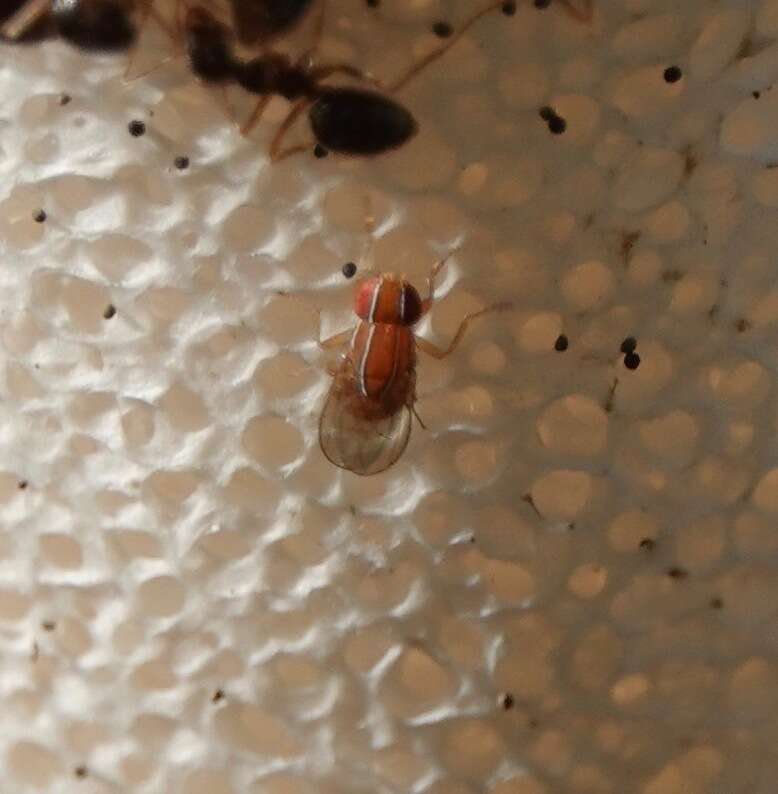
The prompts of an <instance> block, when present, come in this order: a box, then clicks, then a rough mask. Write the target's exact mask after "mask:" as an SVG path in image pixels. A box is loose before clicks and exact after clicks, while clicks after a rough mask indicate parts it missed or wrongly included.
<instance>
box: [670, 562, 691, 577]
mask: <svg viewBox="0 0 778 794" xmlns="http://www.w3.org/2000/svg"><path fill="white" fill-rule="evenodd" d="M667 575H668V576H669V577H670V578H671V579H686V577H687V576H688V575H689V571H687V570H686V568H679V567H678V566H677V565H674V566H673V567H672V568H668V569H667Z"/></svg>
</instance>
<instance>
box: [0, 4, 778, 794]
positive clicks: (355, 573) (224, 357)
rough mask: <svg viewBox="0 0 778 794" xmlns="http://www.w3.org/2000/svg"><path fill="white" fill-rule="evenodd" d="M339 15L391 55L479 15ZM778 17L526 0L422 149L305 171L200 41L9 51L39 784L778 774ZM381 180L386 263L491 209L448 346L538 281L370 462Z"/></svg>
mask: <svg viewBox="0 0 778 794" xmlns="http://www.w3.org/2000/svg"><path fill="white" fill-rule="evenodd" d="M332 5H333V6H334V7H335V8H334V11H333V14H332V15H331V16H330V18H329V21H328V34H327V37H326V42H325V43H326V46H325V54H327V55H328V56H329V57H337V58H342V57H346V58H348V57H352V56H354V57H356V58H357V59H358V60H360V62H362V63H364V64H366V65H368V66H370V68H372V69H373V70H374V71H375V72H376V74H379V75H387V76H388V75H390V74H393V73H396V72H397V71H398V70H399V68H400V65H401V64H402V63H405V61H406V58H407V57H408V55H409V53H410V52H411V51H413V52H420V51H422V50H423V48H424V47H426V46H428V44H429V43H430V41H429V40H430V39H431V37H430V36H429V35H428V34H425V31H427V30H428V29H429V26H430V24H431V23H432V22H433V21H435V20H437V19H439V18H450V19H452V20H453V19H456V18H461V16H462V15H463V14H464V13H466V11H467V8H468V3H465V2H462V3H452V4H451V5H448V4H446V3H444V2H443V0H441V2H434V0H431V2H412V1H411V0H403V2H399V0H397V1H396V2H390V0H384V6H386V7H387V8H385V9H384V10H383V11H381V12H380V13H376V12H371V11H369V10H368V9H367V8H365V7H364V6H363V4H362V3H361V2H357V1H356V0H348V1H347V0H341V2H339V3H332ZM449 12H450V13H449ZM343 14H347V16H346V17H344V16H342V15H343ZM376 37H381V38H380V39H376ZM776 37H778V2H776V1H775V0H753V1H749V0H741V1H740V2H734V1H733V2H719V3H713V2H709V0H684V2H683V3H679V2H677V0H623V2H618V3H617V2H608V0H599V2H598V9H597V17H596V20H595V22H594V24H593V25H592V27H591V28H587V27H584V26H581V25H578V24H576V23H574V22H572V21H571V20H570V19H568V18H567V17H566V16H565V15H564V14H562V13H561V12H560V10H559V9H554V8H551V9H548V10H545V11H538V10H535V9H533V8H531V7H530V4H529V3H524V4H523V5H522V6H521V8H520V11H519V13H518V14H517V16H516V17H514V18H513V19H506V18H504V17H502V16H500V15H495V16H494V17H493V18H490V19H488V20H486V21H484V22H483V24H482V25H481V26H480V27H479V28H478V29H477V30H476V31H474V32H473V34H472V35H469V36H468V37H467V39H466V40H465V41H464V42H463V43H462V46H461V47H460V48H459V49H458V50H456V51H455V52H453V53H451V54H450V56H449V57H448V58H447V60H446V61H444V62H441V63H440V64H438V65H437V66H436V67H434V68H432V69H430V71H429V72H428V73H427V74H426V75H425V76H424V77H423V78H421V79H420V80H419V81H418V83H417V84H415V85H414V86H413V87H412V88H409V90H408V91H407V93H406V94H404V99H405V100H406V101H407V103H408V105H409V106H410V107H411V108H412V109H413V110H414V112H416V113H417V115H418V117H419V120H420V123H421V125H422V132H421V134H420V136H419V138H418V139H417V140H415V141H414V142H413V143H412V144H411V145H409V146H408V147H407V148H406V149H404V150H403V151H401V152H398V153H396V154H394V155H391V156H388V157H385V158H382V159H380V160H376V161H374V162H354V161H342V160H340V161H338V160H335V159H334V158H329V159H327V160H323V161H317V160H314V159H313V158H312V157H307V156H306V157H302V158H298V159H296V160H291V161H288V162H285V163H282V164H280V165H278V166H275V167H270V166H269V165H268V164H267V162H266V160H265V159H264V156H263V151H264V150H263V147H264V144H265V141H266V140H267V139H268V138H269V135H270V134H271V133H270V131H271V126H272V125H271V123H270V119H272V118H273V117H274V118H276V119H277V118H279V117H280V114H282V113H283V110H284V109H283V106H282V105H280V104H279V105H277V106H275V107H273V108H272V109H271V112H270V113H269V114H268V115H269V119H268V120H267V121H266V122H265V123H263V125H262V126H261V127H260V129H258V130H257V132H256V133H255V135H254V136H253V137H252V138H251V139H249V140H241V139H240V138H239V137H238V136H237V135H236V134H235V133H234V131H233V129H232V128H230V126H229V124H227V123H226V122H225V120H224V117H223V115H222V114H221V112H220V111H219V109H218V108H217V107H216V106H215V105H213V103H212V102H211V99H210V97H209V95H208V94H207V93H206V92H204V91H203V90H202V89H201V88H199V87H197V86H196V85H194V84H192V83H191V82H190V81H188V80H187V78H186V73H185V71H184V70H183V69H181V68H180V67H179V66H175V65H174V66H171V67H169V68H163V69H159V70H158V71H156V72H155V73H154V74H153V75H151V77H149V78H148V79H147V80H141V81H137V82H135V83H132V84H130V85H124V84H123V83H122V80H121V75H122V72H123V70H124V62H123V61H122V60H121V59H119V60H111V59H99V58H91V59H84V58H81V57H80V56H79V55H78V54H76V53H74V52H73V51H70V50H68V49H67V48H65V47H63V46H61V45H58V44H52V45H47V46H46V47H45V48H31V49H8V48H4V49H2V50H0V97H2V102H1V103H0V150H1V151H2V157H1V158H0V168H2V180H1V181H0V251H1V252H2V261H1V265H0V296H1V300H2V306H1V310H2V315H1V316H2V328H1V329H0V330H1V332H2V349H3V362H2V371H3V378H2V402H1V403H0V434H1V436H2V445H0V451H1V453H2V460H1V465H2V469H3V470H4V473H3V474H2V475H1V476H0V518H1V520H0V653H1V656H0V707H1V708H2V714H3V718H2V730H0V759H1V760H0V775H1V779H2V786H1V788H2V791H3V792H4V794H5V792H10V793H11V794H13V793H15V792H20V793H21V792H32V791H35V792H41V791H47V792H49V791H50V792H76V791H79V792H80V791H84V792H90V793H91V792H117V791H132V792H139V794H150V793H151V792H155V793H156V792H159V793H160V794H163V793H165V794H167V793H168V792H176V793H178V792H180V793H181V794H206V793H207V794H238V793H242V792H250V794H298V792H299V794H313V793H315V794H363V793H365V794H366V793H367V792H370V793H371V794H372V793H376V794H389V792H392V793H394V792H402V793H404V792H422V791H423V792H426V794H476V793H477V792H489V793H490V794H541V793H542V792H547V793H549V794H550V793H551V792H586V793H587V794H589V793H591V794H595V793H596V794H600V793H601V792H603V793H605V792H613V793H614V794H615V793H616V792H618V793H619V794H621V793H623V792H640V794H713V793H714V792H717V793H719V794H739V793H740V792H743V794H745V792H748V793H749V794H774V792H775V790H776V783H775V781H776V778H777V777H778V761H776V758H777V756H776V753H775V746H776V741H778V720H776V707H777V706H778V703H776V692H778V687H776V683H778V667H777V666H776V645H777V644H778V633H776V625H777V624H776V619H777V616H776V610H778V576H777V575H776V574H777V573H778V571H777V565H776V562H777V561H778V532H776V524H775V522H776V514H778V455H777V454H776V445H775V441H774V439H775V431H776V424H777V423H778V404H776V394H775V384H774V369H775V367H776V364H777V363H778V359H777V358H776V349H778V348H777V347H776V341H777V340H776V323H778V284H776V275H775V274H776V267H775V253H776V250H778V249H777V247H776V243H778V224H777V223H776V219H775V209H776V207H778V170H775V169H771V168H770V167H769V166H770V165H771V164H772V163H774V162H775V161H776V153H777V151H778V150H777V149H776V147H777V146H778V137H776V136H778V132H777V130H778V124H777V123H776V117H777V116H778V110H776V108H778V105H777V104H776V102H778V98H776V95H775V94H773V93H772V92H771V91H770V87H771V86H772V84H773V82H774V80H775V79H776V76H778V55H777V54H776V53H778V41H776ZM360 53H361V54H364V57H361V56H360ZM675 64H677V65H678V66H680V67H681V68H682V69H683V71H684V76H683V77H682V79H681V80H679V81H678V82H675V83H667V82H666V81H665V80H664V79H663V72H664V70H665V68H666V67H668V66H670V65H675ZM752 92H757V93H755V94H752ZM62 93H67V94H69V95H70V96H71V97H72V101H70V102H69V103H67V104H62V103H61V102H60V95H61V94H62ZM436 99H437V100H438V101H435V100H436ZM542 105H551V106H553V107H554V108H555V110H556V111H557V113H559V114H560V115H562V116H563V117H564V118H565V119H566V120H567V130H566V132H565V133H564V134H563V135H560V136H554V135H551V134H550V133H549V131H548V130H547V128H546V125H545V124H544V122H543V121H542V120H541V119H540V118H539V117H538V113H537V111H538V108H539V107H540V106H542ZM152 113H153V115H152ZM132 119H143V120H145V121H146V123H147V130H148V131H147V133H146V135H145V136H144V137H140V138H133V137H131V136H130V135H129V134H128V131H127V123H128V122H129V121H130V120H132ZM180 155H187V156H189V157H190V160H191V162H190V166H189V168H188V169H187V170H183V171H181V170H177V169H176V168H175V167H174V165H173V162H174V158H175V157H177V156H180ZM368 192H369V194H370V195H371V197H372V201H373V205H374V207H375V210H376V214H377V217H378V221H379V228H378V232H377V238H378V239H377V240H376V242H375V245H374V247H373V251H372V258H373V260H374V262H375V265H376V266H377V267H378V268H380V269H385V270H388V269H394V270H406V271H407V272H408V273H409V274H410V275H411V276H412V277H413V278H414V279H418V281H419V283H421V279H423V276H424V275H425V273H426V271H427V269H428V267H429V266H430V265H431V263H432V262H433V261H434V260H435V258H436V257H437V256H438V255H439V254H440V253H442V252H445V251H447V250H449V249H450V248H451V247H454V246H456V245H457V244H459V243H460V241H461V249H460V250H459V252H458V253H457V254H456V256H455V257H454V258H453V260H452V264H451V266H450V267H449V269H448V273H447V276H446V278H445V279H444V283H443V290H442V292H443V293H444V294H446V293H448V292H449V290H450V294H447V295H446V297H445V298H444V299H443V301H442V302H441V303H440V305H439V306H438V307H437V308H436V310H435V312H434V316H433V319H432V324H431V328H425V329H423V331H424V332H425V333H426V335H428V336H434V337H437V338H438V339H439V340H443V339H446V338H448V337H449V335H450V333H451V331H452V329H453V328H454V327H455V324H456V322H457V320H458V318H459V317H460V316H461V315H462V314H463V313H464V312H465V311H466V310H468V309H469V308H471V307H475V306H477V305H481V304H484V303H486V302H488V301H491V300H495V299H504V298H505V297H507V296H510V297H511V298H513V299H514V300H515V301H516V306H517V308H516V311H515V312H513V313H512V314H509V315H501V316H498V317H495V318H493V319H490V320H488V321H487V320H484V321H482V322H481V323H480V324H478V325H477V327H475V328H474V329H473V331H472V333H471V334H470V335H469V337H468V338H467V340H466V341H465V343H464V345H463V347H462V349H461V350H460V351H459V352H458V353H457V354H456V355H455V356H452V357H451V359H450V360H448V361H446V362H444V363H437V362H434V361H427V360H422V362H421V366H420V394H421V399H420V402H419V406H418V407H419V412H420V414H421V415H422V416H423V417H424V419H425V421H426V423H427V425H428V426H429V427H430V432H427V433H425V432H423V431H419V430H418V429H416V431H415V435H414V438H413V439H412V441H411V445H410V447H409V449H408V451H407V453H406V455H405V456H404V458H403V459H402V460H401V462H400V463H399V464H398V465H397V466H396V467H394V468H393V469H391V470H390V471H389V472H387V473H386V474H385V475H382V476H379V477H375V478H371V479H369V480H361V479H358V478H356V477H353V476H351V475H348V474H345V473H343V472H340V471H338V470H336V469H334V468H332V467H331V466H329V465H328V464H327V463H326V461H325V460H324V459H323V456H322V455H321V453H320V452H319V449H318V446H317V444H316V437H315V429H316V417H317V410H318V408H319V406H320V405H321V401H322V399H323V396H324V391H325V389H326V386H327V376H326V374H325V359H324V358H323V357H322V356H320V355H319V353H318V351H317V349H316V345H315V342H314V340H315V339H316V335H317V333H318V328H319V320H318V315H317V312H318V311H319V310H320V309H321V310H322V311H323V315H322V316H323V333H324V335H326V334H327V333H328V332H329V331H331V330H332V331H334V330H336V328H339V327H343V326H345V325H346V324H347V323H348V322H349V321H350V320H349V313H348V312H349V310H350V292H351V289H352V285H351V284H350V283H345V282H344V280H343V277H342V276H341V274H340V266H341V264H342V263H343V262H344V261H346V260H347V259H351V258H356V257H358V256H359V253H360V251H362V250H363V248H364V245H365V235H364V233H363V231H362V217H361V215H362V206H363V199H364V196H365V195H366V193H368ZM41 208H43V209H44V210H45V212H46V220H45V221H44V222H42V223H41V222H36V221H35V220H34V218H33V216H34V215H35V214H36V212H37V211H38V210H39V209H41ZM109 304H111V305H113V306H115V308H116V314H115V316H113V317H111V318H109V319H105V318H104V311H105V309H106V307H107V306H108V305H109ZM560 333H565V334H566V335H567V337H568V338H569V349H568V350H567V351H565V352H555V351H554V343H555V340H556V339H557V337H558V336H559V334H560ZM628 335H634V336H635V337H636V338H637V340H638V344H637V352H638V353H639V355H640V357H641V364H640V367H639V368H638V369H637V370H635V371H629V370H627V369H626V368H625V367H624V365H623V363H622V360H621V359H622V357H621V355H620V354H619V346H620V344H621V341H622V339H623V338H624V337H626V336H628ZM614 384H615V386H614ZM23 485H25V487H22V486H23ZM506 693H510V696H511V698H512V700H508V701H506V700H505V694H506Z"/></svg>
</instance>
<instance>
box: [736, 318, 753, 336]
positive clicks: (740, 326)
mask: <svg viewBox="0 0 778 794" xmlns="http://www.w3.org/2000/svg"><path fill="white" fill-rule="evenodd" d="M750 327H751V323H750V322H749V321H748V320H746V318H745V317H741V318H740V319H739V320H738V321H737V322H736V323H735V328H736V329H737V332H738V333H739V334H742V333H743V332H744V331H747V330H748V329H749V328H750Z"/></svg>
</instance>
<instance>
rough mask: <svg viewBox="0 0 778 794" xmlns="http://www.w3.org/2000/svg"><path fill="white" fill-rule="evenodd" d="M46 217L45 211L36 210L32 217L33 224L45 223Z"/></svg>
mask: <svg viewBox="0 0 778 794" xmlns="http://www.w3.org/2000/svg"><path fill="white" fill-rule="evenodd" d="M46 217H47V216H46V210H37V211H36V212H35V214H34V215H33V216H32V219H33V220H34V221H35V223H45V221H46Z"/></svg>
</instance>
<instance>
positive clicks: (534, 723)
mask: <svg viewBox="0 0 778 794" xmlns="http://www.w3.org/2000/svg"><path fill="white" fill-rule="evenodd" d="M527 725H528V726H529V727H530V728H532V730H535V728H539V727H540V720H539V719H538V718H537V717H532V718H531V719H530V721H529V722H528V723H527Z"/></svg>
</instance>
